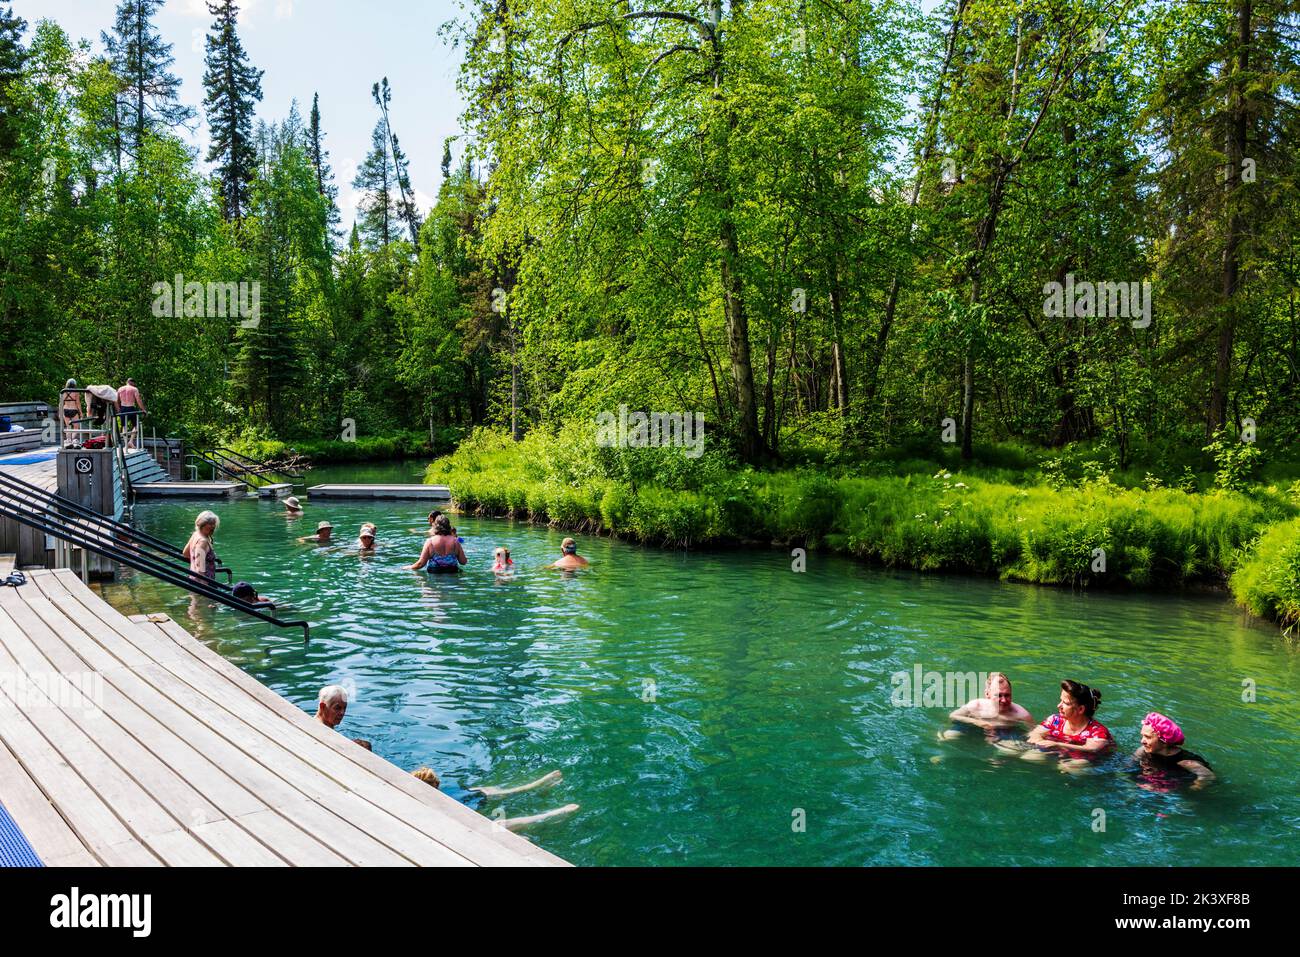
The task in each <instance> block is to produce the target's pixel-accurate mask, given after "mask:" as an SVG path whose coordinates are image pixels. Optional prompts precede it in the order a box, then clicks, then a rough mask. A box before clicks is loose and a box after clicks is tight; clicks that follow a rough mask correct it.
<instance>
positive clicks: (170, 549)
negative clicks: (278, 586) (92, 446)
mask: <svg viewBox="0 0 1300 957" xmlns="http://www.w3.org/2000/svg"><path fill="white" fill-rule="evenodd" d="M5 492H8V493H9V494H10V495H11V496H14V497H17V496H18V495H19V494H21V495H23V496H25V497H27V498H29V499H35V504H37V505H40V506H42V507H44V508H46V509H47V510H49V509H59V510H62V511H64V512H70V513H72V514H73V515H74V516H76V518H77V520H78V521H80V522H84V523H88V524H94V525H97V526H99V527H101V528H105V529H108V530H110V531H112V532H115V533H119V534H121V535H123V536H129V537H130V539H131V543H132V545H137V544H139V545H143V546H145V547H147V548H149V549H151V550H153V551H155V552H159V553H161V557H162V558H169V559H175V560H176V561H179V562H185V561H186V559H185V555H184V554H183V553H182V552H181V550H180V549H179V548H176V547H174V546H172V545H170V544H168V543H167V542H165V541H163V540H162V539H161V538H157V537H155V536H153V535H150V534H149V533H148V532H142V531H140V530H139V529H137V528H135V527H134V526H132V525H128V524H127V523H126V522H119V521H117V520H115V519H112V518H109V517H108V516H107V515H101V514H99V512H96V511H94V510H93V509H89V508H87V507H85V506H84V505H81V504H79V503H77V502H74V501H72V500H71V499H68V498H64V497H63V496H61V495H56V494H55V493H53V492H49V491H46V490H45V489H43V488H40V487H38V486H35V485H30V484H28V483H27V482H24V481H23V480H22V479H19V478H14V477H13V476H12V475H8V474H6V473H5V472H4V471H3V470H0V495H2V494H4V493H5ZM217 564H218V566H220V567H218V568H217V571H218V572H221V573H224V574H225V576H226V581H225V582H217V585H218V586H220V587H222V588H229V587H230V584H229V583H230V582H233V581H234V572H233V571H232V570H231V569H229V568H226V567H224V566H223V565H222V563H221V562H220V560H218V562H217ZM186 567H187V568H188V564H187V566H186Z"/></svg>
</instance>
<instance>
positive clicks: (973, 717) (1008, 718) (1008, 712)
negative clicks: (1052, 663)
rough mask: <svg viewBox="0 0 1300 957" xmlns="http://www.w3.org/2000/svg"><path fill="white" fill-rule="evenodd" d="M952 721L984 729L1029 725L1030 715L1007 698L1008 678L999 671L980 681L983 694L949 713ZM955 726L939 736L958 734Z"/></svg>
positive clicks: (1008, 692)
mask: <svg viewBox="0 0 1300 957" xmlns="http://www.w3.org/2000/svg"><path fill="white" fill-rule="evenodd" d="M948 717H949V718H951V719H952V720H953V721H961V722H963V723H965V724H973V725H975V727H977V728H984V729H985V730H987V731H993V730H997V729H1006V728H1015V727H1019V726H1020V725H1025V726H1032V725H1033V723H1034V718H1033V715H1031V714H1030V713H1029V712H1028V711H1026V710H1025V709H1024V708H1022V707H1021V706H1020V705H1018V704H1016V703H1015V702H1014V701H1012V700H1011V679H1010V678H1008V677H1007V676H1006V675H1004V674H1003V673H1002V672H1000V671H994V672H992V673H990V674H989V676H988V678H986V679H985V681H984V697H982V698H975V699H974V700H973V701H968V702H966V703H965V704H964V705H962V706H961V707H960V708H958V709H957V710H956V711H954V712H952V714H950V715H948ZM960 735H961V732H960V731H958V730H956V729H955V728H953V729H949V730H948V731H944V732H942V733H941V734H940V735H939V737H940V738H941V739H948V738H956V737H960Z"/></svg>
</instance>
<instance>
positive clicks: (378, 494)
mask: <svg viewBox="0 0 1300 957" xmlns="http://www.w3.org/2000/svg"><path fill="white" fill-rule="evenodd" d="M307 495H308V496H310V497H311V498H318V499H319V498H369V499H402V498H416V499H426V500H428V501H434V502H450V501H451V489H449V488H448V487H447V486H445V485H313V486H312V487H311V488H309V489H307Z"/></svg>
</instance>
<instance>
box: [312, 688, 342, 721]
mask: <svg viewBox="0 0 1300 957" xmlns="http://www.w3.org/2000/svg"><path fill="white" fill-rule="evenodd" d="M347 713H348V693H347V690H346V689H345V688H344V687H343V686H342V685H326V686H325V687H324V688H321V689H320V695H319V696H317V698H316V720H317V721H319V722H320V723H321V724H323V725H325V727H327V728H334V729H337V728H338V726H339V725H340V724H342V723H343V716H344V715H346V714H347Z"/></svg>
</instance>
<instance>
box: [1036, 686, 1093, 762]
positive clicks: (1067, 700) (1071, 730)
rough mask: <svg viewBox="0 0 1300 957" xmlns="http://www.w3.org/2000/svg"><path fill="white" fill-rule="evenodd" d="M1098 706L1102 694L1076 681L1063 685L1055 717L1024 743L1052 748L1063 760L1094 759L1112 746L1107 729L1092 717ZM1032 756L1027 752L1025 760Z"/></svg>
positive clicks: (1050, 718)
mask: <svg viewBox="0 0 1300 957" xmlns="http://www.w3.org/2000/svg"><path fill="white" fill-rule="evenodd" d="M1100 706H1101V692H1100V691H1098V690H1097V689H1096V688H1089V687H1088V686H1087V685H1085V684H1080V683H1079V682H1077V681H1069V680H1066V681H1062V682H1061V700H1060V702H1059V703H1058V704H1057V706H1056V714H1053V715H1048V716H1047V717H1046V718H1045V719H1043V723H1042V724H1040V725H1039V726H1038V727H1036V728H1034V730H1033V731H1030V732H1029V737H1028V738H1027V739H1026V740H1027V741H1028V742H1029V743H1030V744H1036V745H1039V746H1040V747H1044V748H1055V749H1057V750H1058V751H1060V752H1062V757H1068V758H1073V759H1075V760H1076V761H1077V760H1079V759H1083V758H1087V757H1095V756H1096V755H1098V754H1100V753H1101V752H1102V751H1105V750H1106V749H1107V748H1109V747H1111V746H1112V745H1113V744H1114V743H1115V739H1114V738H1112V737H1111V736H1110V732H1109V731H1107V730H1106V726H1105V725H1104V724H1102V723H1101V722H1100V721H1096V720H1094V719H1093V717H1092V716H1093V715H1094V714H1095V713H1096V711H1097V708H1098V707H1100ZM1032 753H1034V752H1026V756H1028V754H1032ZM1039 753H1041V752H1039ZM1071 763H1072V764H1073V763H1074V762H1071Z"/></svg>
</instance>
